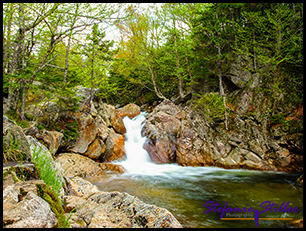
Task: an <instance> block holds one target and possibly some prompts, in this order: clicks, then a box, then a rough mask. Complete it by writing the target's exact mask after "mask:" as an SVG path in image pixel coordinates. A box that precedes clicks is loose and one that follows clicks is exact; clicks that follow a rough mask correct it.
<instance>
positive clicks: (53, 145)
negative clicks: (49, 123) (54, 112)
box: [36, 129, 64, 155]
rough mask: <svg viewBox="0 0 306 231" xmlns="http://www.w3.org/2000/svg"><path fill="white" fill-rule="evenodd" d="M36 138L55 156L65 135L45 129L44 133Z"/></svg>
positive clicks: (38, 134)
mask: <svg viewBox="0 0 306 231" xmlns="http://www.w3.org/2000/svg"><path fill="white" fill-rule="evenodd" d="M36 138H37V139H38V140H41V141H42V143H43V144H44V145H45V146H46V147H47V148H48V149H49V151H50V152H51V154H52V155H55V153H56V152H57V150H58V148H59V147H60V146H61V145H62V143H63V138H64V135H63V133H61V132H57V131H47V130H45V129H44V130H43V131H42V132H40V133H37V134H36Z"/></svg>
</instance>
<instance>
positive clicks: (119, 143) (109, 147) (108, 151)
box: [102, 129, 126, 162]
mask: <svg viewBox="0 0 306 231" xmlns="http://www.w3.org/2000/svg"><path fill="white" fill-rule="evenodd" d="M105 145H106V147H105V153H104V154H103V155H102V160H103V162H112V161H114V160H122V159H124V158H125V157H126V154H125V150H124V135H121V134H118V133H115V132H114V130H113V129H111V130H110V132H109V134H108V136H107V139H106V142H105Z"/></svg>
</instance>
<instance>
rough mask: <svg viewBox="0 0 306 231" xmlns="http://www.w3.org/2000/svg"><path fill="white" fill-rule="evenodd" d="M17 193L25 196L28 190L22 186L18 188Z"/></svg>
mask: <svg viewBox="0 0 306 231" xmlns="http://www.w3.org/2000/svg"><path fill="white" fill-rule="evenodd" d="M19 193H20V194H21V195H22V196H26V195H27V194H28V192H26V191H25V190H24V189H23V188H19Z"/></svg>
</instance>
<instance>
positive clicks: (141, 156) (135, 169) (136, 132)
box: [120, 112, 157, 174]
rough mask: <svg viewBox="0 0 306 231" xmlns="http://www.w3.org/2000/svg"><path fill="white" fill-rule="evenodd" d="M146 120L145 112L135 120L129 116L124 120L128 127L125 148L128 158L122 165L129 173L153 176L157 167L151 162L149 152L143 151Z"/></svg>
mask: <svg viewBox="0 0 306 231" xmlns="http://www.w3.org/2000/svg"><path fill="white" fill-rule="evenodd" d="M145 118H146V113H145V112H141V113H140V115H138V116H136V117H135V118H133V119H130V118H129V117H127V116H126V117H124V118H123V123H124V125H125V127H126V134H125V143H124V148H125V152H126V157H127V158H126V160H124V161H122V162H120V164H121V165H122V166H123V167H124V168H125V169H126V170H127V171H128V173H138V174H151V173H152V172H153V170H154V169H156V167H157V165H156V164H154V163H152V162H151V161H150V157H149V155H148V153H147V151H146V150H144V149H143V144H144V142H145V140H146V137H142V136H141V128H142V126H143V125H142V122H143V121H144V120H145Z"/></svg>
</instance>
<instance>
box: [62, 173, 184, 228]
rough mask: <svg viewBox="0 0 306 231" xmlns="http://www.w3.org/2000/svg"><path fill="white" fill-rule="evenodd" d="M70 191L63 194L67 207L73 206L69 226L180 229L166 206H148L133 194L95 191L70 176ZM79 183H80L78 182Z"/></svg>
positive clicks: (81, 180) (93, 187) (82, 181)
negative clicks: (67, 193) (71, 188)
mask: <svg viewBox="0 0 306 231" xmlns="http://www.w3.org/2000/svg"><path fill="white" fill-rule="evenodd" d="M70 181H71V182H74V184H75V186H74V190H72V192H73V194H69V195H67V196H65V197H64V201H65V207H66V210H68V211H71V210H72V209H75V211H77V212H76V213H73V215H72V216H71V220H70V224H71V227H87V228H106V227H107V228H132V227H133V228H136V227H138V228H181V227H182V226H181V224H180V223H179V222H178V221H177V220H176V218H175V217H174V216H173V215H172V214H171V213H170V212H169V211H168V210H166V209H164V208H160V207H157V206H155V205H149V204H146V203H144V202H142V201H141V200H139V199H138V198H137V197H135V196H131V195H129V194H127V193H120V192H101V191H97V189H96V186H90V183H89V182H88V183H86V181H85V180H83V179H80V178H72V179H71V180H70ZM79 183H80V186H77V184H79Z"/></svg>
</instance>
